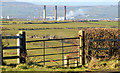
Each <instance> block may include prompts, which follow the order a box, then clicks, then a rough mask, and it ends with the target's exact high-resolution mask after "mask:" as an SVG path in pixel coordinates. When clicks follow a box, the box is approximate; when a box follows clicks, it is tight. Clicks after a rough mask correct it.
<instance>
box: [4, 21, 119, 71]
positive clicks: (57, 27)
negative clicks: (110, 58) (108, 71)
mask: <svg viewBox="0 0 120 73" xmlns="http://www.w3.org/2000/svg"><path fill="white" fill-rule="evenodd" d="M31 22H32V24H29V23H28V21H21V22H20V21H18V22H17V21H16V24H13V22H12V21H11V22H8V23H3V25H2V28H3V30H2V35H3V36H7V35H16V34H17V33H18V32H19V31H21V30H22V31H25V32H26V35H27V37H26V40H27V41H28V40H41V39H43V38H42V37H43V36H45V37H46V38H44V39H48V37H47V36H49V35H54V36H55V37H56V38H66V37H67V38H70V37H75V36H77V35H78V31H79V30H80V29H82V28H113V27H115V29H117V27H118V24H117V22H103V21H102V22H72V21H67V22H66V23H63V22H61V23H54V22H47V23H44V24H42V23H43V22H42V21H37V22H35V21H31ZM23 23H27V24H23ZM31 36H38V37H41V38H35V37H34V38H30V37H31ZM71 41H72V40H71ZM3 43H5V44H7V43H9V45H7V46H15V45H16V40H3ZM66 45H71V44H70V43H64V46H66ZM55 46H61V41H53V42H46V47H55ZM42 47H43V42H39V43H28V44H27V49H29V48H42ZM71 49H73V47H69V48H65V52H70V51H71ZM61 51H62V49H61V48H56V49H53V48H48V49H46V54H54V53H61ZM9 52H10V53H11V54H7V53H9ZM4 53H6V54H4V56H13V55H14V56H15V55H17V54H16V53H17V50H4ZM27 53H28V55H42V54H43V50H42V49H38V50H28V51H27ZM66 55H67V54H66ZM61 58H62V55H52V56H46V60H53V59H54V60H56V59H61ZM31 60H32V61H34V62H39V61H43V57H42V56H41V57H32V58H30V60H28V61H31ZM4 61H6V63H7V64H11V63H13V64H15V63H16V62H17V60H15V59H13V60H12V59H11V60H4ZM61 64H62V61H57V62H48V63H46V66H50V65H61ZM40 65H43V63H40ZM27 66H28V65H26V64H24V65H18V66H17V67H13V68H11V67H10V68H9V67H7V66H4V67H3V70H27V71H29V70H30V71H31V70H33V71H36V70H37V71H39V70H43V71H45V70H47V71H69V70H70V71H82V70H84V71H85V70H91V69H90V68H85V67H82V68H75V69H62V68H58V69H57V68H55V69H54V68H44V67H39V66H38V65H35V64H34V65H32V66H31V65H30V66H31V67H30V66H28V69H27ZM24 67H25V69H24ZM87 67H88V66H87ZM34 68H36V69H34ZM106 68H107V67H106ZM114 69H116V68H113V70H114ZM93 70H94V69H93ZM101 70H102V69H101Z"/></svg>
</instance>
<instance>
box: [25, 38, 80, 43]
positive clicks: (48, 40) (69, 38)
mask: <svg viewBox="0 0 120 73" xmlns="http://www.w3.org/2000/svg"><path fill="white" fill-rule="evenodd" d="M67 39H79V37H73V38H61V39H47V40H32V41H26V43H30V42H41V41H54V40H67Z"/></svg>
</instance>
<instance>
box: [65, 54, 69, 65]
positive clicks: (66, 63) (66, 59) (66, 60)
mask: <svg viewBox="0 0 120 73" xmlns="http://www.w3.org/2000/svg"><path fill="white" fill-rule="evenodd" d="M64 59H65V60H64V67H69V56H64Z"/></svg>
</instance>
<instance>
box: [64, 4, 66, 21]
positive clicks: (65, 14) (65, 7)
mask: <svg viewBox="0 0 120 73" xmlns="http://www.w3.org/2000/svg"><path fill="white" fill-rule="evenodd" d="M64 20H66V6H64Z"/></svg>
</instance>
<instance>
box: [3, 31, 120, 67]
mask: <svg viewBox="0 0 120 73" xmlns="http://www.w3.org/2000/svg"><path fill="white" fill-rule="evenodd" d="M78 34H79V37H73V38H61V39H46V40H32V41H26V33H25V32H22V31H21V32H19V33H18V34H17V36H2V39H17V46H11V47H3V48H2V50H7V49H17V55H18V56H9V57H3V52H2V54H1V55H2V61H3V59H18V64H20V63H26V57H27V50H30V49H26V43H32V42H43V48H42V49H43V55H38V56H43V61H42V62H43V63H44V66H45V63H46V62H50V61H46V60H45V56H46V55H55V54H45V50H46V48H45V43H46V41H55V40H61V41H62V42H61V43H62V46H61V48H62V53H58V54H62V59H58V60H53V61H60V60H61V61H62V66H64V67H69V64H70V63H69V60H70V59H76V61H75V63H74V64H75V66H81V65H85V63H87V62H86V61H87V58H86V54H85V38H84V37H85V32H84V31H82V30H81V31H79V33H78ZM66 39H79V40H80V44H79V45H72V46H78V51H76V52H66V53H64V47H65V46H64V44H63V43H64V42H63V41H64V40H66ZM92 41H120V39H106V40H99V39H98V40H92V39H90V40H89V43H91V42H92ZM103 49H104V48H103ZM69 53H78V57H75V58H69V56H64V54H69ZM56 54H57V53H56ZM34 56H35V55H34ZM36 56H37V55H36ZM88 56H91V55H90V54H89V55H88ZM28 57H33V56H28ZM78 60H79V61H78Z"/></svg>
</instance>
